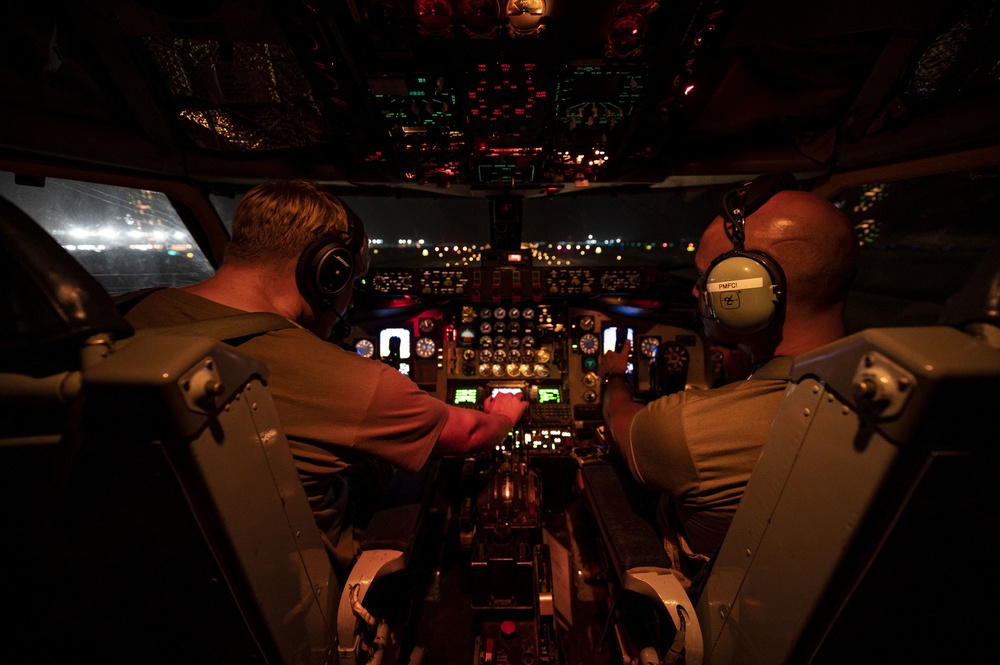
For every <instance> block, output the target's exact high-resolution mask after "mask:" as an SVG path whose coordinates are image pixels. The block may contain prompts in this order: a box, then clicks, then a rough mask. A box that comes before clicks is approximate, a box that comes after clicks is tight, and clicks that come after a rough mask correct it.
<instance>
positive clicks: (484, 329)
mask: <svg viewBox="0 0 1000 665" xmlns="http://www.w3.org/2000/svg"><path fill="white" fill-rule="evenodd" d="M492 330H493V324H492V323H490V322H489V321H483V322H482V323H480V324H479V334H480V335H489V334H490V332H491V331H492Z"/></svg>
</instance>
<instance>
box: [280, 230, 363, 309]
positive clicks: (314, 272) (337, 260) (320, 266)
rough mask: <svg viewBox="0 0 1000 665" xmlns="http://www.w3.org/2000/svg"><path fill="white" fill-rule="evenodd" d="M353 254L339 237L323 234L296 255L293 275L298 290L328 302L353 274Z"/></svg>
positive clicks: (305, 294) (349, 281) (346, 285)
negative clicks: (296, 259) (319, 238)
mask: <svg viewBox="0 0 1000 665" xmlns="http://www.w3.org/2000/svg"><path fill="white" fill-rule="evenodd" d="M354 259H355V257H354V255H353V254H352V253H351V251H350V250H349V249H348V248H347V247H345V246H344V245H343V244H342V243H341V242H340V241H338V240H335V239H331V238H324V239H321V240H319V241H317V242H315V243H313V244H312V245H310V246H309V247H307V248H306V250H305V251H304V252H302V255H301V256H300V257H299V262H298V265H297V266H296V271H295V278H296V282H297V283H298V287H299V292H300V293H302V295H303V296H304V297H305V298H306V299H307V300H311V301H314V302H315V301H319V302H322V303H325V304H327V305H329V302H330V300H331V299H332V298H334V297H335V296H336V295H337V294H338V293H340V292H342V291H343V290H344V289H345V288H347V287H348V286H349V285H350V284H351V281H352V278H353V277H354Z"/></svg>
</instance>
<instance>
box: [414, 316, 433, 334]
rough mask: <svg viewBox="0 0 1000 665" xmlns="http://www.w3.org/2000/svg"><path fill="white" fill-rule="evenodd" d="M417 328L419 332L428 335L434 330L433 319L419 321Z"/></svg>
mask: <svg viewBox="0 0 1000 665" xmlns="http://www.w3.org/2000/svg"><path fill="white" fill-rule="evenodd" d="M417 327H418V328H420V332H422V333H429V332H430V331H432V330H434V319H420V322H419V323H417Z"/></svg>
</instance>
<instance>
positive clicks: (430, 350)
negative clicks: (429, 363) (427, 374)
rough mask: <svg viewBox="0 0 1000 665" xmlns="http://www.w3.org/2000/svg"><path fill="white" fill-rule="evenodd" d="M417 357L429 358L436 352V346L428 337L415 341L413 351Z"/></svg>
mask: <svg viewBox="0 0 1000 665" xmlns="http://www.w3.org/2000/svg"><path fill="white" fill-rule="evenodd" d="M414 351H416V353H417V355H418V356H420V357H421V358H430V357H431V356H433V355H434V352H435V351H437V344H435V343H434V340H433V339H431V338H430V337H421V338H419V339H417V344H416V348H415V349H414Z"/></svg>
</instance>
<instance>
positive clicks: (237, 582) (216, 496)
mask: <svg viewBox="0 0 1000 665" xmlns="http://www.w3.org/2000/svg"><path fill="white" fill-rule="evenodd" d="M0 222H2V223H0V252H2V257H0V258H2V261H0V266H2V268H0V269H2V271H3V277H4V279H5V281H7V283H8V284H13V285H15V287H16V288H14V289H9V290H7V291H5V294H4V299H3V302H2V306H3V312H2V313H3V321H4V324H3V327H2V328H0V457H2V461H0V469H2V470H3V471H2V473H3V476H2V478H3V495H2V497H0V499H2V506H3V507H2V509H0V510H2V515H3V517H2V519H3V527H4V533H5V537H4V542H3V545H2V551H0V555H2V559H0V570H2V572H0V575H2V582H3V585H2V588H3V589H4V593H3V602H4V606H5V610H6V611H5V612H4V614H5V616H6V617H8V621H9V623H8V625H7V628H8V630H7V631H6V635H7V636H8V637H7V638H6V639H5V640H4V644H3V647H2V648H0V660H2V661H3V662H59V661H71V660H73V661H75V660H99V661H101V662H146V663H178V662H268V663H293V662H294V663H319V662H327V661H329V660H330V658H331V654H332V653H333V651H334V649H335V644H336V643H335V636H334V631H333V628H332V621H333V616H334V613H335V609H334V608H335V606H336V603H337V601H338V599H339V595H340V594H339V587H338V586H337V582H336V578H335V577H333V575H332V571H331V567H330V562H329V559H328V557H327V555H326V552H325V550H324V548H323V546H322V543H321V542H320V538H319V535H318V532H317V530H316V527H315V522H314V521H313V518H312V513H311V511H310V510H309V507H308V504H307V501H306V499H305V495H304V491H303V489H302V486H301V483H300V481H299V479H298V475H297V473H296V471H295V468H294V465H293V462H292V458H291V454H290V452H289V449H288V444H287V441H286V440H285V438H284V435H283V434H282V431H281V426H280V424H279V422H278V419H277V417H276V415H275V411H274V405H273V403H272V401H271V397H270V394H269V393H268V390H267V388H266V383H267V370H266V368H265V367H264V366H263V365H262V364H261V363H260V362H258V361H256V360H253V359H251V358H248V357H246V356H244V355H241V354H239V353H238V352H237V351H236V350H235V349H233V348H232V347H230V346H228V345H226V344H223V343H221V342H219V341H217V340H215V339H210V338H208V337H203V336H182V335H179V334H169V335H159V336H156V335H150V336H137V337H135V338H132V339H131V340H129V341H128V343H127V344H126V343H124V342H125V340H126V338H128V337H129V336H130V335H131V334H132V330H131V328H130V326H129V325H128V324H127V323H126V322H125V321H124V320H123V319H122V318H121V317H120V316H119V315H118V314H117V312H116V311H115V309H114V307H113V304H112V302H111V299H110V298H109V297H108V295H107V294H106V293H105V292H104V291H103V289H101V287H100V286H99V285H98V284H97V282H96V281H94V280H93V279H92V278H91V276H90V275H89V274H87V273H86V272H85V271H84V270H83V269H82V268H81V267H80V266H79V265H78V264H76V262H75V261H74V260H73V259H72V258H71V257H69V255H68V254H66V253H65V252H64V251H63V250H62V248H60V247H59V246H58V244H56V243H55V241H54V240H52V239H51V238H50V237H49V236H48V235H47V234H46V233H45V232H44V231H42V230H41V229H40V228H39V227H38V226H37V225H35V224H34V222H33V221H32V220H31V219H29V218H28V217H27V216H26V215H24V214H23V213H22V212H21V211H20V210H18V209H17V208H15V207H14V206H11V205H10V204H9V203H7V202H6V201H3V200H0Z"/></svg>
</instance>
